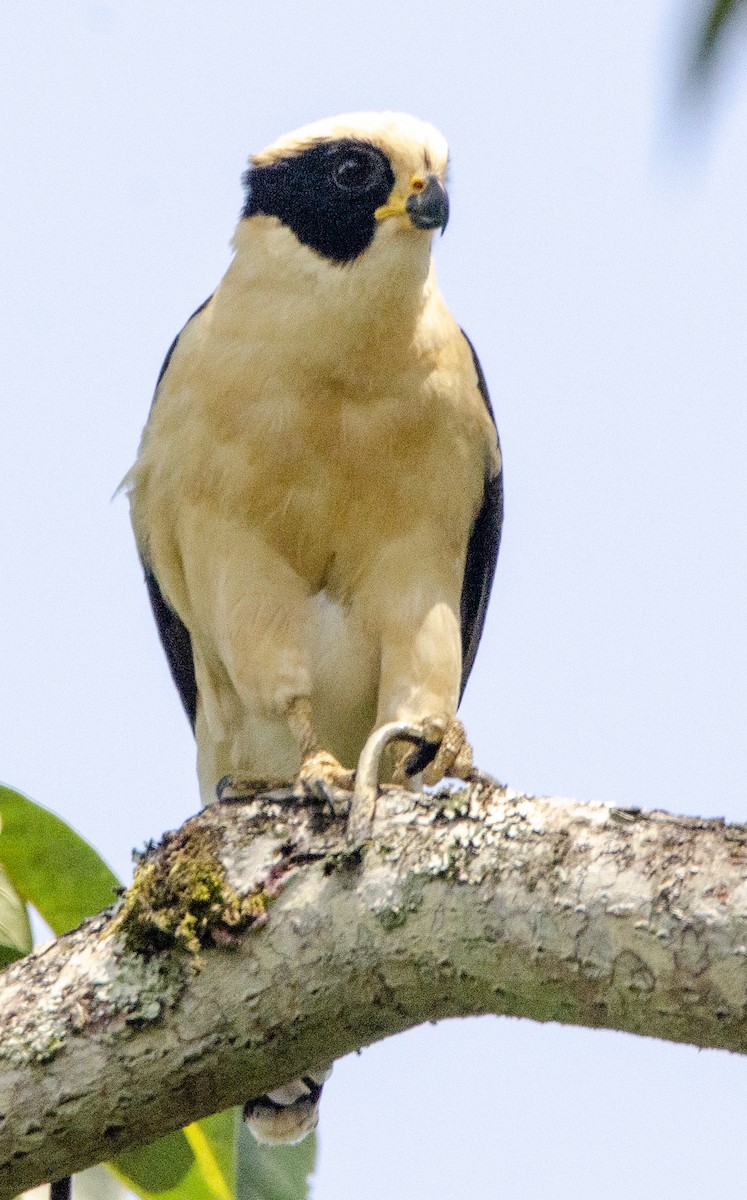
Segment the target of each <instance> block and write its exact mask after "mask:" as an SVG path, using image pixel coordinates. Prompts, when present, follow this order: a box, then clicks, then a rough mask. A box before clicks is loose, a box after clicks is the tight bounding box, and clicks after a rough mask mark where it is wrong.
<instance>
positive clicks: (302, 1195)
mask: <svg viewBox="0 0 747 1200" xmlns="http://www.w3.org/2000/svg"><path fill="white" fill-rule="evenodd" d="M315 1162H316V1134H313V1133H312V1134H311V1136H310V1137H307V1138H305V1140H304V1141H303V1142H299V1143H298V1145H297V1146H260V1145H258V1143H257V1142H256V1141H255V1140H254V1138H253V1137H252V1135H251V1133H250V1132H249V1130H248V1129H247V1127H246V1125H245V1124H244V1122H243V1120H242V1117H241V1111H240V1110H239V1109H236V1181H237V1190H236V1200H306V1197H307V1196H308V1192H309V1176H310V1175H311V1173H312V1171H313V1170H314V1164H315Z"/></svg>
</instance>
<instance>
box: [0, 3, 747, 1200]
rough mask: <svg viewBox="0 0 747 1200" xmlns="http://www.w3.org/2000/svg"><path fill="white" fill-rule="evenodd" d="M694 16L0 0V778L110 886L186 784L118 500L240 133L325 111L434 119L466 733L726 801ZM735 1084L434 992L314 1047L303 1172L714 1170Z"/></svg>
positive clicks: (668, 791) (726, 541)
mask: <svg viewBox="0 0 747 1200" xmlns="http://www.w3.org/2000/svg"><path fill="white" fill-rule="evenodd" d="M692 7H693V6H692V5H689V6H688V5H687V4H685V3H684V2H681V3H675V2H674V0H630V2H629V3H627V4H619V3H613V2H612V0H597V3H593V4H592V3H588V2H586V3H583V2H581V0H567V2H565V3H563V4H560V3H550V2H548V0H524V2H523V3H521V4H516V3H512V4H509V3H500V2H498V0H492V2H485V3H483V4H479V3H474V2H472V0H465V2H463V3H461V4H460V5H456V4H447V3H445V2H444V0H435V2H434V3H431V4H430V5H423V4H418V5H415V4H411V5H407V4H403V3H402V2H401V0H400V2H399V3H394V2H393V0H379V2H378V3H377V4H375V5H374V4H371V3H362V2H361V0H348V2H347V3H345V4H343V3H340V2H339V0H333V2H330V3H326V4H302V3H300V2H299V0H290V2H289V3H286V4H283V5H282V6H279V5H271V4H268V3H260V2H256V3H252V4H250V3H239V2H238V0H221V2H218V0H214V2H212V3H207V0H202V2H200V3H198V2H197V0H181V2H179V3H177V2H174V0H162V2H159V0H135V2H127V3H124V2H121V3H120V2H116V3H114V2H111V3H93V2H83V0H80V2H75V0H67V2H65V0H62V2H60V3H57V4H54V5H52V4H48V3H42V2H40V0H33V2H24V3H21V2H20V0H5V2H4V4H3V7H2V10H1V11H0V58H1V60H2V61H1V65H2V70H1V71H0V111H1V112H2V114H3V117H2V124H1V125H0V128H1V129H2V135H3V138H2V140H3V150H2V159H3V171H2V175H3V185H2V192H1V194H0V210H1V211H2V237H1V238H0V289H2V291H1V294H0V312H1V313H2V320H1V321H0V354H1V355H2V363H3V370H2V375H3V397H4V402H3V417H4V422H3V427H4V435H3V465H2V471H1V472H0V510H1V511H2V513H3V520H2V523H1V525H0V540H1V547H0V555H1V559H2V564H3V586H2V590H1V592H0V615H1V617H2V628H3V634H4V636H3V639H2V645H0V679H1V680H2V692H1V694H0V778H2V779H3V780H4V781H7V782H8V783H10V784H13V785H14V786H17V787H19V788H21V789H22V790H24V791H26V792H27V793H28V794H30V795H31V796H33V797H34V798H35V799H37V800H39V801H40V802H42V803H44V804H47V805H49V806H50V807H52V808H54V809H55V810H56V811H58V812H59V813H60V814H61V815H62V816H63V817H65V818H66V819H68V820H69V821H71V822H72V824H74V825H75V826H76V827H77V828H78V829H79V830H80V831H81V832H82V833H84V834H85V835H86V836H87V837H88V838H89V839H90V840H91V841H92V842H93V843H94V844H95V845H96V846H97V847H98V848H99V849H100V850H101V851H102V852H103V853H104V854H105V856H106V858H107V859H108V860H109V862H110V863H111V864H112V866H114V867H115V868H116V869H117V870H118V871H119V873H120V874H122V875H123V876H124V875H127V874H128V873H129V871H130V849H131V847H133V846H135V845H142V844H143V842H145V841H146V840H147V839H148V838H151V837H153V838H156V837H158V836H160V834H161V833H162V832H163V830H164V829H167V828H171V827H174V826H176V825H178V824H179V823H180V822H181V821H182V820H183V819H184V817H185V816H186V815H187V814H188V813H189V812H191V811H194V809H195V808H196V806H197V803H198V800H197V789H196V783H195V778H194V747H193V743H192V738H191V734H190V731H189V728H188V725H187V722H186V720H185V718H184V716H183V713H182V711H181V707H180V705H179V702H178V699H177V697H176V694H175V692H174V690H173V687H172V684H171V681H170V678H169V675H168V671H167V669H166V665H165V661H164V660H163V657H162V654H161V650H160V647H159V645H158V642H157V638H156V634H155V630H154V627H153V625H152V621H151V617H150V613H149V610H148V605H147V599H146V595H145V590H144V588H143V585H142V581H141V576H140V571H139V567H138V563H137V558H136V555H135V551H134V547H133V543H132V538H131V534H130V530H129V522H128V513H127V505H126V502H125V501H124V500H123V499H122V498H119V499H117V500H115V501H114V502H113V503H110V498H111V495H112V493H113V492H114V489H115V488H116V486H117V484H118V483H119V481H120V479H121V478H122V476H123V475H124V473H125V471H126V470H127V469H128V467H129V466H130V464H131V462H132V459H133V457H134V454H135V450H136V447H137V442H138V438H139V434H140V430H141V427H142V424H143V422H144V420H145V417H146V415H147V411H148V406H149V403H150V397H151V393H152V389H153V385H154V382H155V378H156V375H157V373H158V369H159V366H160V363H161V360H162V358H163V356H164V354H165V351H166V349H167V348H168V345H169V343H170V341H171V339H172V337H173V336H174V334H175V333H176V331H177V330H178V329H179V327H180V325H181V324H182V323H183V321H184V320H185V319H186V317H187V316H188V315H189V314H190V313H191V312H192V310H193V309H194V308H195V307H196V306H197V305H198V304H199V303H200V302H201V301H202V300H203V299H204V298H205V297H206V296H207V295H208V294H209V293H210V292H211V291H212V289H213V287H214V285H215V283H216V282H217V280H218V278H219V277H220V275H221V274H222V272H223V270H224V268H225V266H226V264H227V262H228V258H229V250H228V242H229V239H230V236H231V233H232V229H233V225H234V222H235V219H236V216H237V213H238V210H239V205H240V199H241V192H240V184H239V179H240V175H241V172H242V170H243V168H244V165H245V160H246V157H247V155H248V154H249V152H250V151H251V150H253V149H257V148H259V147H261V146H262V145H264V144H265V143H267V142H268V141H270V140H272V139H273V138H274V137H275V136H276V135H278V134H279V133H281V132H283V131H285V130H287V129H290V128H293V127H294V126H296V125H299V124H301V123H304V122H306V121H309V120H312V119H315V118H317V117H320V116H326V115H331V114H334V113H336V112H341V111H346V110H351V109H362V108H401V109H405V110H410V111H412V112H415V113H416V114H417V115H419V116H422V117H424V118H426V119H428V120H431V121H433V122H434V123H436V124H438V125H439V126H440V127H441V128H442V129H443V131H444V133H445V134H446V135H447V137H448V138H449V141H450V143H451V148H452V217H451V221H450V224H449V228H448V232H447V234H446V237H445V238H444V239H443V241H439V243H438V245H437V250H436V253H437V259H438V265H439V273H440V278H441V284H442V287H443V290H444V291H445V293H446V295H447V298H448V299H449V302H450V304H451V307H452V309H453V311H454V313H455V314H456V316H457V317H458V319H459V320H460V321H461V323H462V324H463V325H464V327H465V328H466V329H467V331H468V332H469V334H470V337H471V338H472V340H473V341H474V343H475V345H476V347H477V349H478V351H479V353H480V356H481V359H482V362H483V366H484V368H485V372H486V375H487V378H488V382H489V385H490V388H491V392H492V394H493V399H494V406H495V409H496V415H497V418H498V422H499V428H500V431H501V436H502V441H503V448H504V455H505V463H506V488H507V517H506V530H505V541H504V546H503V550H502V553H501V561H500V563H499V568H498V575H497V580H496V587H495V591H494V600H493V604H492V607H491V612H490V617H489V621H488V625H487V629H486V633H485V637H484V641H483V646H482V650H481V653H480V655H479V656H478V661H477V667H476V669H475V673H474V676H473V679H472V681H471V683H470V686H469V689H468V691H467V697H466V700H465V704H464V706H463V714H464V718H465V720H466V723H467V725H468V728H469V730H470V731H471V734H472V737H473V741H474V744H475V748H476V753H477V758H478V761H479V763H480V764H481V765H482V766H484V767H485V768H486V769H487V770H489V771H491V772H493V773H494V774H496V775H498V776H499V777H500V778H502V779H505V780H506V781H508V782H509V783H510V784H512V785H513V786H514V787H518V788H524V789H527V790H529V791H532V792H537V793H544V792H553V793H559V794H565V795H574V796H576V797H578V798H579V799H581V800H591V799H602V800H607V801H610V802H613V803H620V804H641V805H648V806H655V805H658V806H661V807H665V808H670V809H674V810H679V811H685V812H692V813H696V812H699V813H702V814H703V815H713V814H715V815H726V816H728V817H731V818H733V819H740V820H741V819H745V818H746V817H747V788H746V787H745V779H746V778H747V739H746V738H745V715H746V713H747V638H746V637H745V625H744V614H745V607H746V601H747V561H746V559H747V553H746V551H745V531H746V530H747V486H746V485H745V461H746V459H747V404H745V390H746V383H745V381H746V380H747V338H745V328H746V327H747V283H746V279H747V217H746V215H745V214H747V53H745V52H744V51H742V50H740V48H739V47H738V46H736V45H735V47H734V48H733V52H732V53H730V54H729V55H728V56H727V58H726V60H725V63H724V73H723V78H722V80H721V83H720V85H719V87H718V89H717V93H716V98H715V103H714V105H713V112H712V113H711V117H710V120H708V121H702V122H695V123H693V122H690V123H689V124H688V125H684V124H683V117H682V115H681V114H680V110H678V108H677V97H676V81H677V71H678V69H679V67H680V65H681V61H682V59H681V57H680V56H682V55H684V47H685V42H686V36H685V35H686V29H687V15H688V13H689V12H691V11H692ZM744 44H745V45H746V46H747V30H746V31H745V33H744ZM746 1112H747V1062H745V1061H744V1060H743V1059H739V1058H735V1057H729V1056H727V1055H726V1054H722V1053H715V1052H702V1053H698V1052H697V1051H695V1050H691V1049H688V1048H683V1047H672V1046H668V1045H664V1044H662V1043H656V1042H651V1041H644V1040H641V1039H634V1038H632V1037H629V1036H622V1035H614V1034H604V1033H589V1032H584V1031H578V1030H572V1029H563V1028H559V1027H555V1026H545V1027H541V1026H539V1025H534V1024H531V1023H528V1022H521V1023H520V1022H517V1021H513V1020H512V1021H509V1020H500V1019H483V1020H479V1021H477V1020H475V1021H469V1022H451V1023H448V1024H445V1025H441V1026H438V1027H435V1028H434V1027H427V1028H424V1029H421V1030H418V1031H415V1032H413V1033H411V1034H408V1035H405V1036H403V1037H398V1038H395V1039H391V1040H389V1041H388V1042H386V1043H384V1044H381V1045H380V1046H378V1047H375V1048H372V1049H369V1050H366V1051H365V1052H364V1053H363V1054H362V1055H361V1056H358V1057H352V1058H350V1059H348V1060H345V1061H344V1062H343V1063H341V1064H339V1065H338V1066H337V1068H336V1070H335V1074H334V1075H333V1078H332V1080H331V1081H330V1084H329V1085H328V1088H327V1089H326V1090H325V1097H324V1105H323V1118H322V1125H321V1146H322V1153H321V1165H320V1171H319V1176H318V1180H317V1183H316V1187H315V1196H316V1198H317V1200H351V1198H352V1197H355V1200H374V1198H376V1200H381V1198H382V1197H387V1198H388V1200H398V1198H399V1197H407V1200H426V1198H427V1200H442V1198H443V1200H446V1198H447V1197H448V1198H451V1197H454V1196H456V1195H466V1196H469V1197H474V1198H482V1197H486V1198H491V1200H492V1198H495V1200H504V1198H505V1200H544V1198H545V1197H552V1200H580V1198H581V1200H583V1198H585V1197H589V1198H593V1200H628V1197H635V1198H636V1200H668V1198H669V1197H675V1196H676V1197H677V1200H696V1198H697V1200H702V1198H704V1197H705V1198H708V1197H711V1196H713V1197H716V1196H718V1197H719V1198H720V1200H731V1198H732V1197H734V1198H735V1200H736V1198H737V1197H739V1198H740V1200H741V1197H743V1195H744V1186H745V1185H744V1179H745V1166H746V1165H747V1153H746V1152H745V1150H744V1145H745V1141H744V1123H745V1113H746Z"/></svg>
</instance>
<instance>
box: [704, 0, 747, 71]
mask: <svg viewBox="0 0 747 1200" xmlns="http://www.w3.org/2000/svg"><path fill="white" fill-rule="evenodd" d="M744 7H745V0H712V3H711V4H710V5H709V6H708V9H707V11H706V16H705V19H704V21H703V24H702V26H701V29H700V33H699V36H698V41H697V44H696V47H695V68H696V70H698V71H700V72H705V71H708V70H709V69H710V68H711V66H712V65H713V60H714V59H715V57H716V54H717V52H718V49H719V46H720V43H721V41H722V39H723V36H724V33H725V32H726V27H727V25H728V24H730V22H731V21H732V20H733V19H734V18H735V17H736V16H737V14H738V12H739V11H740V10H741V9H744Z"/></svg>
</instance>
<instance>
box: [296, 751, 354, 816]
mask: <svg viewBox="0 0 747 1200" xmlns="http://www.w3.org/2000/svg"><path fill="white" fill-rule="evenodd" d="M354 781H355V771H350V770H348V769H347V767H343V766H342V765H341V764H340V763H339V762H338V761H337V759H336V758H335V756H334V755H333V754H330V753H329V751H327V750H314V751H313V752H312V753H310V754H307V755H306V756H305V757H304V760H303V762H302V763H301V770H300V771H299V772H298V775H297V776H296V782H295V786H294V791H295V793H296V795H298V796H309V797H311V798H312V799H314V800H326V801H327V803H328V804H329V805H331V807H332V810H333V811H334V812H335V813H338V812H347V810H348V808H349V806H350V796H349V793H350V792H351V791H352V790H353V783H354ZM340 792H343V793H348V795H343V796H340Z"/></svg>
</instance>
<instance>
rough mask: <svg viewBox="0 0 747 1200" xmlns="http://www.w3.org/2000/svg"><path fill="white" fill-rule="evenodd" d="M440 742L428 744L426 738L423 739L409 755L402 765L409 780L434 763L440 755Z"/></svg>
mask: <svg viewBox="0 0 747 1200" xmlns="http://www.w3.org/2000/svg"><path fill="white" fill-rule="evenodd" d="M440 745H441V743H440V742H428V741H426V740H425V738H421V739H420V740H419V741H418V743H417V745H416V746H415V747H414V749H412V750H411V751H410V753H409V754H408V755H407V757H406V759H405V761H404V762H403V764H402V769H403V771H404V773H405V775H407V777H408V779H409V778H410V776H412V775H419V774H420V772H421V771H424V770H425V768H426V767H427V766H428V765H429V764H430V763H432V762H433V760H434V758H435V757H436V755H437V754H438V748H439V746H440Z"/></svg>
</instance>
